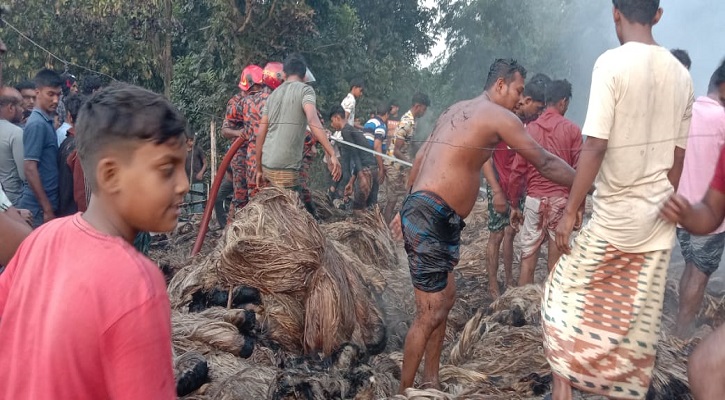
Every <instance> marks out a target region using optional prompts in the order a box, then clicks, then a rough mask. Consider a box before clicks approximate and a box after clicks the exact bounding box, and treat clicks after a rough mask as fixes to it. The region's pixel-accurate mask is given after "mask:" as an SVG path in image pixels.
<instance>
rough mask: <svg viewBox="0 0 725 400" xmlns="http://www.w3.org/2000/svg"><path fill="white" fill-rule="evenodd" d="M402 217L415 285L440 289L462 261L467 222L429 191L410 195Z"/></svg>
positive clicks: (421, 288) (444, 286)
mask: <svg viewBox="0 0 725 400" xmlns="http://www.w3.org/2000/svg"><path fill="white" fill-rule="evenodd" d="M400 216H401V223H402V225H403V240H404V241H405V251H406V253H408V264H409V267H410V276H411V278H412V280H413V286H414V287H415V288H416V289H418V290H421V291H424V292H428V293H435V292H440V291H441V290H443V289H445V288H446V286H447V285H448V273H449V272H451V271H453V268H454V267H455V266H456V265H457V264H458V260H459V258H460V246H461V231H462V230H463V228H464V227H465V226H466V223H465V222H463V219H462V218H461V217H460V216H458V214H456V213H455V211H453V209H452V208H450V207H449V206H448V204H446V202H445V201H443V199H441V198H440V197H439V196H438V195H436V194H435V193H431V192H425V191H421V192H415V193H413V194H410V195H408V197H406V198H405V200H404V201H403V207H402V209H401V211H400Z"/></svg>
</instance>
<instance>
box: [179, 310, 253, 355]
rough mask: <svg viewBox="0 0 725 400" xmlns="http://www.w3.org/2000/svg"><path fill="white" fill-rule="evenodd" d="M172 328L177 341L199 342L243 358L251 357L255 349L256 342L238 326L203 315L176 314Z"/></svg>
mask: <svg viewBox="0 0 725 400" xmlns="http://www.w3.org/2000/svg"><path fill="white" fill-rule="evenodd" d="M171 327H172V337H173V338H174V340H175V341H179V340H182V339H186V340H189V341H197V342H201V343H205V344H207V345H209V346H211V347H213V348H215V349H218V350H221V351H226V352H229V353H232V354H234V355H235V356H241V357H249V356H250V355H251V353H252V350H253V349H254V340H252V339H251V338H247V337H245V336H243V335H242V334H241V333H240V332H239V329H238V328H237V327H236V326H234V325H233V324H230V323H228V322H224V321H219V320H214V319H210V318H206V317H204V316H203V315H199V314H189V313H181V312H174V313H172V317H171Z"/></svg>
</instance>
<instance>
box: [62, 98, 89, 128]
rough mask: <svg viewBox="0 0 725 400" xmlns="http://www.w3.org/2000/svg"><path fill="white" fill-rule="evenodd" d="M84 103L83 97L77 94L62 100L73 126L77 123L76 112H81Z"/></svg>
mask: <svg viewBox="0 0 725 400" xmlns="http://www.w3.org/2000/svg"><path fill="white" fill-rule="evenodd" d="M84 102H85V97H84V96H82V95H79V94H72V95H70V96H68V97H65V98H64V99H63V103H64V104H65V110H66V111H67V112H68V114H70V117H71V118H72V119H73V123H74V124H75V123H76V122H77V121H78V112H79V111H80V110H81V106H82V105H83V103H84Z"/></svg>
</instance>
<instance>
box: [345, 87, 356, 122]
mask: <svg viewBox="0 0 725 400" xmlns="http://www.w3.org/2000/svg"><path fill="white" fill-rule="evenodd" d="M356 104H357V100H355V96H353V95H352V93H348V94H347V96H345V98H344V99H343V100H342V108H343V109H344V110H345V112H348V113H350V117H349V118H348V119H347V123H348V124H350V125H351V126H355V105H356Z"/></svg>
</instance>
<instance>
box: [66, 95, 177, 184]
mask: <svg viewBox="0 0 725 400" xmlns="http://www.w3.org/2000/svg"><path fill="white" fill-rule="evenodd" d="M186 135H187V130H186V119H184V117H183V116H182V115H181V113H179V111H178V110H177V109H176V107H174V106H173V105H171V103H169V101H168V100H166V99H165V98H164V97H163V96H161V95H160V94H157V93H153V92H151V91H148V90H146V89H143V88H140V87H138V86H133V85H128V84H120V83H119V84H113V85H111V86H109V87H108V88H106V89H104V90H103V91H100V92H98V93H96V94H95V95H93V97H91V98H90V99H89V100H88V101H86V102H85V103H84V104H83V105H82V106H81V110H80V112H79V113H78V121H77V122H76V144H77V147H78V156H79V157H80V160H81V166H82V167H83V171H85V174H86V176H87V177H88V183H89V185H90V186H91V188H92V189H95V187H96V177H95V171H96V163H97V162H98V158H99V157H100V156H101V154H102V153H103V151H104V150H107V149H110V148H117V147H118V146H119V145H129V144H134V143H136V142H141V141H148V142H152V143H155V144H161V143H166V142H168V141H170V140H179V139H181V140H183V139H185V138H186Z"/></svg>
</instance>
